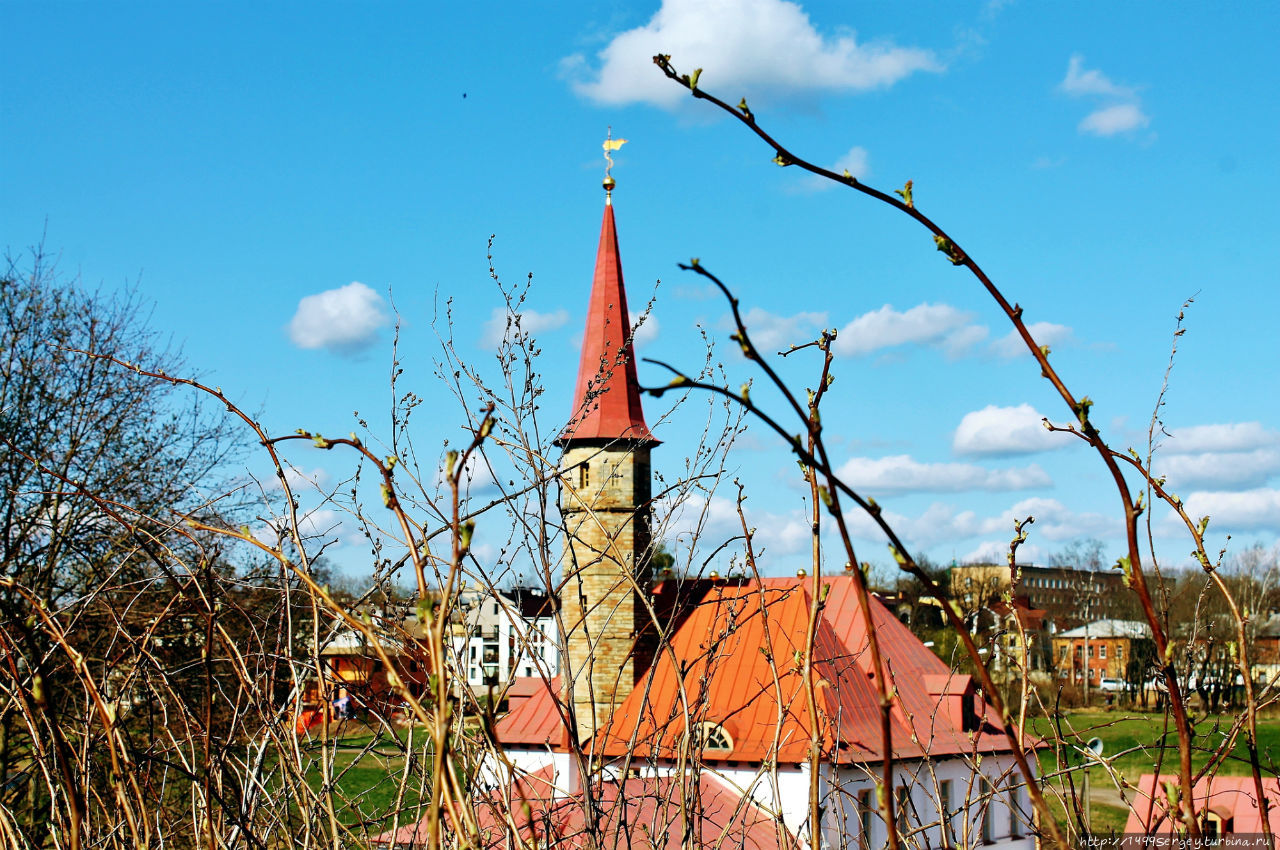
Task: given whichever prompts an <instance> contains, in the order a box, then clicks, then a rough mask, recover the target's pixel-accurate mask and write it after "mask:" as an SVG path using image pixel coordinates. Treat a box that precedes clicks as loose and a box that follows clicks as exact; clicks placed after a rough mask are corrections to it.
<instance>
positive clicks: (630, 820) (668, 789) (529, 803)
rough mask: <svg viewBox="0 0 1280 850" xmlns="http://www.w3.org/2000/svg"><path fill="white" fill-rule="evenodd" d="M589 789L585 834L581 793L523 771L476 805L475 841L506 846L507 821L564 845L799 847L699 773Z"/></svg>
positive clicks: (397, 841)
mask: <svg viewBox="0 0 1280 850" xmlns="http://www.w3.org/2000/svg"><path fill="white" fill-rule="evenodd" d="M593 790H594V792H595V793H594V798H595V800H596V802H597V808H596V810H597V811H599V812H600V813H601V814H600V821H599V822H598V823H596V824H594V825H592V827H591V829H590V833H588V827H587V823H586V819H585V816H584V814H583V803H582V798H581V796H580V795H578V794H573V795H564V796H555V794H554V790H553V789H552V787H551V771H550V768H547V769H544V770H541V771H538V772H537V773H534V774H530V775H528V776H526V777H522V778H521V779H518V780H517V781H516V782H514V783H512V785H511V786H510V787H509V788H504V789H501V790H500V791H498V792H495V793H494V794H492V795H491V796H489V797H487V798H485V799H483V800H481V801H480V802H479V804H478V805H477V806H476V819H477V822H478V825H479V829H480V841H479V844H480V846H481V847H484V848H498V847H509V846H512V844H513V842H512V841H510V839H511V838H513V837H514V836H511V834H510V833H511V829H512V826H514V827H515V828H516V829H518V830H519V832H520V836H521V838H522V839H523V841H524V842H525V843H532V844H534V845H535V846H555V847H559V848H566V850H572V848H580V847H587V846H592V845H593V844H595V845H597V846H604V847H644V848H653V850H680V849H681V848H683V847H686V846H689V844H692V845H693V846H697V847H710V846H724V847H734V848H739V847H741V848H748V849H749V850H782V848H793V847H796V846H798V842H797V841H796V840H795V837H794V836H792V835H791V834H790V833H788V832H787V831H786V829H785V828H783V827H782V826H781V825H780V823H779V822H778V821H777V820H776V819H774V818H771V817H769V816H768V815H766V814H765V813H764V812H763V811H762V810H761V809H760V808H759V807H757V806H756V805H755V804H754V803H752V802H751V801H750V800H743V799H742V797H741V796H740V795H739V794H737V793H736V792H735V791H733V790H732V789H730V788H729V787H727V786H726V785H725V784H724V783H723V782H721V781H720V780H718V779H716V778H715V777H713V776H712V775H710V774H708V773H705V772H703V773H702V774H700V775H699V777H698V779H697V780H696V781H695V780H691V779H682V778H681V777H680V776H663V777H654V778H644V779H641V778H632V779H627V780H625V781H623V782H617V781H603V782H600V783H598V784H597V785H596V786H595V788H594V789H593ZM686 827H687V828H688V830H689V832H690V834H689V835H688V839H689V840H688V841H686ZM425 839H426V827H425V825H424V824H410V825H408V826H405V827H401V828H400V829H399V830H397V831H396V832H395V833H391V832H387V833H383V834H382V835H379V836H378V837H377V838H375V839H374V843H375V846H378V845H381V846H394V847H406V848H407V847H413V846H416V845H418V844H420V843H422V842H424V841H425Z"/></svg>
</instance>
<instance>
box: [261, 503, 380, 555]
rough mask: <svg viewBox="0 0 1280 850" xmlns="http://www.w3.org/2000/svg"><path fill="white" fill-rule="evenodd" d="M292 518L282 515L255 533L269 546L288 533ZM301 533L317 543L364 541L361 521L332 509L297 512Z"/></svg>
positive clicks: (345, 543)
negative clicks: (360, 527) (360, 525)
mask: <svg viewBox="0 0 1280 850" xmlns="http://www.w3.org/2000/svg"><path fill="white" fill-rule="evenodd" d="M289 522H290V520H289V518H288V517H286V516H280V517H275V518H273V519H272V520H271V521H270V522H269V523H267V524H266V525H263V526H259V527H258V528H257V529H256V530H255V531H254V532H253V536H254V537H256V538H257V539H258V540H260V541H262V542H263V543H265V544H267V545H268V546H274V545H276V544H277V543H278V542H279V539H280V536H281V535H282V534H283V535H285V536H288V531H287V529H288V528H289ZM298 533H299V534H300V535H301V536H302V538H303V539H304V540H311V541H317V542H324V541H337V542H338V543H340V544H342V545H344V546H354V545H358V544H360V543H362V542H363V541H364V536H363V535H362V534H361V532H360V529H359V523H358V522H356V521H354V520H353V519H352V517H351V515H350V514H347V513H345V512H343V511H339V510H335V509H333V508H313V509H311V510H309V511H303V512H302V513H300V514H299V515H298Z"/></svg>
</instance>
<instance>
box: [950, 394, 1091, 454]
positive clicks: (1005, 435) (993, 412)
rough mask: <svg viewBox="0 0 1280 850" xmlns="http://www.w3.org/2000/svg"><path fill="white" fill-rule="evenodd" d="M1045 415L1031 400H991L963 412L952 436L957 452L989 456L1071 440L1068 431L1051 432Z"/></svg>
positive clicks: (1055, 446) (1040, 448)
mask: <svg viewBox="0 0 1280 850" xmlns="http://www.w3.org/2000/svg"><path fill="white" fill-rule="evenodd" d="M1043 420H1044V417H1043V416H1042V415H1041V414H1040V411H1038V410H1036V409H1035V408H1034V407H1032V406H1031V405H1029V404H1025V403H1024V404H1019V405H1017V406H1016V407H996V406H995V405H994V404H989V405H987V406H986V407H984V408H982V409H981V410H974V411H971V412H969V413H966V414H965V415H964V418H963V419H961V420H960V424H959V426H957V427H956V432H955V434H954V435H953V436H952V438H951V448H952V450H953V451H954V452H955V453H956V454H960V455H978V456H986V457H1007V456H1009V455H1019V454H1031V453H1033V452H1043V451H1049V450H1051V449H1060V448H1063V447H1064V446H1066V445H1068V444H1069V439H1070V438H1069V437H1068V436H1067V435H1065V434H1054V433H1051V432H1050V431H1049V430H1048V429H1047V428H1045V427H1044V422H1043Z"/></svg>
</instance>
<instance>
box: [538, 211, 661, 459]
mask: <svg viewBox="0 0 1280 850" xmlns="http://www.w3.org/2000/svg"><path fill="white" fill-rule="evenodd" d="M630 336H631V317H630V314H628V312H627V290H626V288H625V286H624V284H623V281H622V260H621V258H620V256H619V253H618V231H617V228H616V227H615V225H614V221H613V204H612V203H606V204H605V207H604V222H603V224H601V226H600V246H599V248H598V249H597V251H596V271H595V279H594V281H593V282H592V285H591V300H590V302H588V307H587V327H586V332H585V333H584V334H583V337H582V359H581V361H580V362H579V364H578V384H577V389H576V391H575V392H574V394H573V401H574V409H573V418H572V419H571V420H570V422H569V424H568V425H567V426H565V429H564V433H562V434H561V435H560V436H559V438H558V439H557V442H560V443H564V442H567V441H569V440H622V439H625V440H636V441H640V442H647V443H656V442H657V440H655V439H654V438H653V435H652V434H650V433H649V428H648V426H646V425H645V424H644V411H643V410H642V409H641V407H640V382H639V380H638V379H637V378H636V363H635V358H634V356H633V352H632V348H631V344H630Z"/></svg>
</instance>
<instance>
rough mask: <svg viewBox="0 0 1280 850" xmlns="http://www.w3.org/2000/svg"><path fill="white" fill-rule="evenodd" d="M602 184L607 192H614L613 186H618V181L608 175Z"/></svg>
mask: <svg viewBox="0 0 1280 850" xmlns="http://www.w3.org/2000/svg"><path fill="white" fill-rule="evenodd" d="M602 185H603V186H604V190H605V191H606V192H612V191H613V187H614V186H617V185H618V184H617V181H615V180H614V179H613V178H612V177H606V178H604V183H603V184H602Z"/></svg>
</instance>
